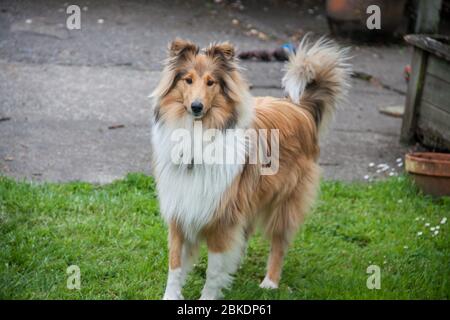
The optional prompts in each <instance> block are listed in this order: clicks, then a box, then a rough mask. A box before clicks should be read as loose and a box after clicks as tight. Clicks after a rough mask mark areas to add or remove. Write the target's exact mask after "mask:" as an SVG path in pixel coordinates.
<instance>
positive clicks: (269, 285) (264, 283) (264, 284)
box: [259, 277, 278, 289]
mask: <svg viewBox="0 0 450 320" xmlns="http://www.w3.org/2000/svg"><path fill="white" fill-rule="evenodd" d="M259 287H260V288H263V289H278V284H276V283H275V282H273V281H272V280H270V279H269V278H268V277H265V278H264V280H263V281H262V282H261V284H260V285H259Z"/></svg>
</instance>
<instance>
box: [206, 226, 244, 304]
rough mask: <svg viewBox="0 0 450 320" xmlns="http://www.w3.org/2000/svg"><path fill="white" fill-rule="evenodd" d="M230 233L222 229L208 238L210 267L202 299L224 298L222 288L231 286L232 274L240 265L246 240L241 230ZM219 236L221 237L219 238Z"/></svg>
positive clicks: (207, 271)
mask: <svg viewBox="0 0 450 320" xmlns="http://www.w3.org/2000/svg"><path fill="white" fill-rule="evenodd" d="M230 233H231V234H229V233H228V232H227V231H225V230H222V232H221V233H218V234H215V235H214V236H210V237H207V239H206V243H207V246H208V268H207V270H206V283H205V286H204V287H203V290H202V295H201V297H200V299H201V300H215V299H220V298H222V289H224V288H229V286H230V285H231V283H232V281H233V276H232V275H233V273H235V272H236V271H237V269H238V267H239V264H240V261H241V257H242V253H243V251H244V247H245V243H246V241H245V236H244V234H243V232H242V231H241V230H239V231H238V232H236V231H233V232H230ZM219 237H220V238H221V239H218V238H219Z"/></svg>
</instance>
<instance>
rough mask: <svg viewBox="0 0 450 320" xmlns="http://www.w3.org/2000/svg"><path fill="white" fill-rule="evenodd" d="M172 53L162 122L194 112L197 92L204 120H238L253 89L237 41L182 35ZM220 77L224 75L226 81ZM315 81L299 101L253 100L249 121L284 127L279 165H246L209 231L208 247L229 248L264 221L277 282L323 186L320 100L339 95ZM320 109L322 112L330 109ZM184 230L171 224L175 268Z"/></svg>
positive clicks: (159, 92) (225, 123) (223, 123)
mask: <svg viewBox="0 0 450 320" xmlns="http://www.w3.org/2000/svg"><path fill="white" fill-rule="evenodd" d="M170 52H171V53H170V58H169V59H170V61H169V62H168V64H167V66H166V69H165V70H164V72H163V74H164V75H163V79H162V80H161V82H160V86H159V87H158V88H157V89H156V90H155V92H154V93H153V96H155V97H159V100H158V102H157V104H156V109H155V118H156V121H174V120H176V119H180V118H181V117H184V116H186V113H188V112H189V110H188V109H189V105H190V104H191V103H192V101H193V100H194V99H201V100H202V101H203V103H204V105H205V110H206V113H205V115H204V117H203V118H202V121H203V125H204V126H205V127H209V128H218V129H226V128H229V127H233V126H234V125H235V124H236V123H237V122H238V118H239V116H240V114H239V112H238V110H236V106H237V104H238V103H239V99H240V92H242V90H244V91H246V90H247V88H248V86H247V84H246V83H245V81H244V80H243V78H242V77H241V75H240V71H239V68H238V67H237V64H236V62H235V61H234V49H233V47H232V46H231V45H230V44H228V43H225V44H220V45H212V46H210V47H209V48H207V49H206V50H205V52H204V53H199V49H198V47H196V46H195V45H193V44H192V43H190V42H186V41H183V40H176V41H175V42H174V43H173V44H172V46H171V48H170ZM175 58H177V59H175ZM313 63H316V62H315V61H313ZM329 68H334V66H329ZM327 72H328V73H330V72H332V71H331V70H328V69H320V70H319V74H318V76H319V78H318V79H319V80H321V81H331V82H334V81H336V82H337V81H340V79H339V78H338V77H336V76H334V75H331V78H330V77H329V75H327ZM177 77H178V78H177ZM187 78H189V79H192V84H188V83H186V81H185V80H186V79H187ZM208 80H212V81H214V85H212V86H208V85H207V81H208ZM221 81H222V82H224V83H222V86H221ZM314 85H316V84H314V83H313V84H312V86H311V87H309V89H306V90H305V92H304V96H303V97H302V99H301V100H300V103H299V104H296V103H294V102H293V101H292V99H290V98H286V99H284V98H274V97H259V98H255V99H254V100H253V105H252V106H248V107H250V108H253V110H254V118H253V121H252V123H251V124H250V126H249V127H251V128H254V129H278V130H279V171H278V173H277V174H275V175H261V174H260V168H259V164H257V165H252V164H246V165H245V167H244V170H243V172H242V174H241V175H239V176H237V177H236V178H235V180H234V182H233V183H232V185H231V186H230V187H229V189H228V190H227V191H226V192H225V193H224V194H223V196H222V199H221V201H220V205H219V207H218V208H217V209H216V211H215V213H214V218H213V220H212V221H211V222H210V223H209V224H208V225H207V226H206V227H204V228H203V230H202V236H203V237H204V239H206V243H207V246H208V249H209V250H210V251H212V252H224V251H226V250H228V249H229V248H230V246H232V245H233V239H234V237H235V235H236V233H239V232H242V233H244V236H245V238H248V237H249V236H250V234H251V233H252V232H253V230H254V227H255V226H256V225H257V224H259V225H260V226H261V227H262V230H263V232H264V234H265V236H266V237H267V238H268V239H269V240H270V241H271V243H272V245H271V250H270V257H269V259H268V267H267V278H268V279H270V280H271V281H272V282H273V283H275V284H278V282H279V280H280V275H281V269H282V264H283V258H284V256H285V254H286V251H287V247H288V245H289V243H290V242H291V241H292V238H293V236H294V235H295V233H296V231H297V230H298V228H299V226H300V225H301V223H302V222H303V220H304V218H305V215H306V214H307V212H308V211H309V209H310V208H311V206H312V205H313V203H314V200H315V198H316V193H317V189H318V186H319V179H320V169H319V166H318V164H317V161H318V157H319V145H318V139H319V136H318V135H319V124H320V121H318V120H317V110H316V104H320V105H319V107H320V108H325V107H326V105H327V104H329V103H332V101H322V100H320V99H332V98H333V97H332V95H329V94H327V92H322V91H320V90H324V91H326V89H323V88H317V89H318V91H315V90H314ZM224 87H225V88H226V89H225V91H224ZM319 100H320V101H319ZM318 101H319V102H318ZM320 112H321V114H323V112H324V110H320ZM319 120H320V119H319ZM179 233H180V232H179V230H178V229H177V227H176V225H175V224H174V223H172V224H171V225H170V239H171V241H170V246H171V247H170V266H171V268H174V267H177V266H179V256H177V255H180V254H181V249H180V248H181V245H182V242H183V238H182V236H181V235H180V234H179Z"/></svg>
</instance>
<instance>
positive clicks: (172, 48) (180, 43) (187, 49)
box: [169, 38, 199, 57]
mask: <svg viewBox="0 0 450 320" xmlns="http://www.w3.org/2000/svg"><path fill="white" fill-rule="evenodd" d="M198 51H199V48H198V46H196V45H195V44H194V43H192V42H190V41H187V40H183V39H180V38H176V39H175V40H173V41H172V42H171V43H170V44H169V55H170V56H171V57H176V56H181V55H183V54H186V53H193V54H197V53H198Z"/></svg>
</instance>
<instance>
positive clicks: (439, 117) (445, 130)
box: [417, 100, 450, 149]
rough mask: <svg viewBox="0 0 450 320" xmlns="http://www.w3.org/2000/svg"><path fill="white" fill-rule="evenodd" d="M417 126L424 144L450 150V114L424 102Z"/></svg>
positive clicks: (422, 102)
mask: <svg viewBox="0 0 450 320" xmlns="http://www.w3.org/2000/svg"><path fill="white" fill-rule="evenodd" d="M417 126H418V129H419V132H420V133H421V134H420V136H421V138H422V142H423V143H424V144H426V145H428V146H430V147H433V148H438V149H442V148H447V149H450V113H448V112H445V111H443V110H441V109H439V108H437V107H436V106H434V105H432V104H431V103H429V102H427V101H424V100H423V101H421V105H420V116H419V118H418V121H417Z"/></svg>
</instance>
